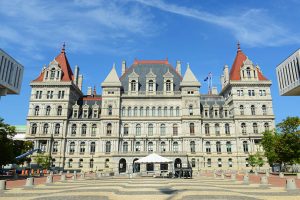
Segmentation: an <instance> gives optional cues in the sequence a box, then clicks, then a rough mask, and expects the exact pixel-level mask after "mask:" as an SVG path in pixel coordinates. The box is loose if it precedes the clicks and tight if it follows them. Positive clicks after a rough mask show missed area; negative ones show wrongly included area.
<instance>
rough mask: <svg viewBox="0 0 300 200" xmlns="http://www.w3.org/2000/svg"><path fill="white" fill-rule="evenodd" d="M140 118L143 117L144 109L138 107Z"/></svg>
mask: <svg viewBox="0 0 300 200" xmlns="http://www.w3.org/2000/svg"><path fill="white" fill-rule="evenodd" d="M140 116H144V108H143V107H140Z"/></svg>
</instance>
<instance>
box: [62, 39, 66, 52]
mask: <svg viewBox="0 0 300 200" xmlns="http://www.w3.org/2000/svg"><path fill="white" fill-rule="evenodd" d="M65 48H66V43H65V42H64V43H63V46H62V49H61V52H62V53H65V50H66V49H65Z"/></svg>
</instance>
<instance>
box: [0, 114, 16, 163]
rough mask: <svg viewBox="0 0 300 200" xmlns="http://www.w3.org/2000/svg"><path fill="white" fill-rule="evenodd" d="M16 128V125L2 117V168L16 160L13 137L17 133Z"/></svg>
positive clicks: (0, 156)
mask: <svg viewBox="0 0 300 200" xmlns="http://www.w3.org/2000/svg"><path fill="white" fill-rule="evenodd" d="M15 130H16V129H15V127H14V126H10V125H9V124H5V123H4V120H3V119H2V118H0V152H1V153H0V168H1V167H2V165H6V164H8V163H12V161H13V160H14V153H13V140H12V138H13V136H14V135H15V134H16V133H15V132H16V131H15Z"/></svg>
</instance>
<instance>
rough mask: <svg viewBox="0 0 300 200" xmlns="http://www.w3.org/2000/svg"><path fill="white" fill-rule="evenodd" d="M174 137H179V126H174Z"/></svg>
mask: <svg viewBox="0 0 300 200" xmlns="http://www.w3.org/2000/svg"><path fill="white" fill-rule="evenodd" d="M173 135H174V136H177V135H178V125H177V124H173Z"/></svg>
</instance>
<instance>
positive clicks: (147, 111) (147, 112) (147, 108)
mask: <svg viewBox="0 0 300 200" xmlns="http://www.w3.org/2000/svg"><path fill="white" fill-rule="evenodd" d="M149 110H150V108H149V107H146V116H147V117H148V116H149Z"/></svg>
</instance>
